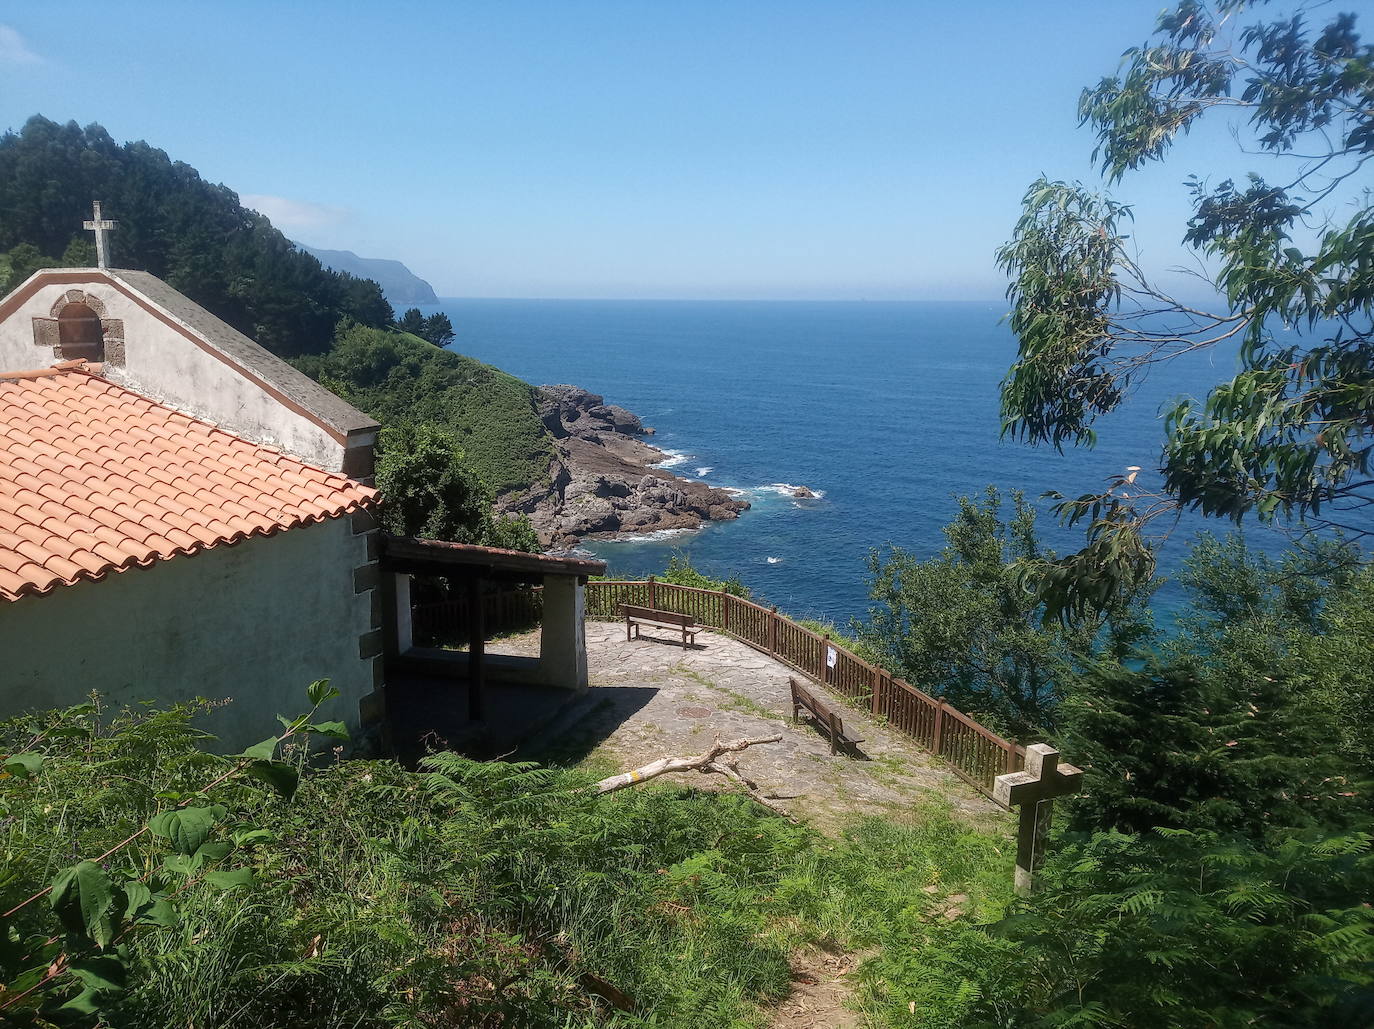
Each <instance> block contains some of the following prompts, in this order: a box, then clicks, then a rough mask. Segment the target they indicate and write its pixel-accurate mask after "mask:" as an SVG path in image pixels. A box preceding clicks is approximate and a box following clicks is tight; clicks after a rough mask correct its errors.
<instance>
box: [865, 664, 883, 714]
mask: <svg viewBox="0 0 1374 1029" xmlns="http://www.w3.org/2000/svg"><path fill="white" fill-rule="evenodd" d="M870 671H871V672H872V673H873V674H872V675H870V676H869V677H868V679H869V681H870V682H871V683H872V684H873V713H874V714H875V715H876V714H878V713H879V711H880V710H881V708H880V707H879V705H878V689H879V687H881V686H882V684H883V675H882V673H881V672H879V671H878V669H876V668H872V669H870Z"/></svg>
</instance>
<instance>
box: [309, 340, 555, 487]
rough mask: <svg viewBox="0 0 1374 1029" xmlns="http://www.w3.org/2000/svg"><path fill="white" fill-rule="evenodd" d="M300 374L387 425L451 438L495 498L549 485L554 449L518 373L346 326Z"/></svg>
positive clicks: (421, 343)
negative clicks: (420, 427) (431, 429)
mask: <svg viewBox="0 0 1374 1029" xmlns="http://www.w3.org/2000/svg"><path fill="white" fill-rule="evenodd" d="M297 363H298V364H299V366H300V368H301V369H302V370H303V371H305V372H306V373H307V374H309V375H311V376H312V377H314V378H316V379H319V380H320V382H322V383H323V384H324V385H326V386H328V387H329V388H330V389H331V390H333V391H334V392H336V393H338V394H339V395H340V396H341V397H343V398H344V399H346V400H347V401H348V402H349V403H351V404H354V405H355V406H356V407H358V408H360V409H361V410H363V411H366V412H367V413H368V414H370V415H372V416H373V417H374V418H376V419H378V420H379V421H381V422H382V423H383V424H386V425H393V424H400V423H402V422H407V423H413V424H424V423H429V424H433V425H437V426H440V427H442V428H443V429H446V430H448V431H450V432H452V433H453V434H454V435H455V437H456V438H457V441H458V445H459V446H460V447H461V448H462V450H463V453H464V454H465V456H466V458H467V462H468V465H469V467H470V468H471V470H472V471H473V472H474V473H475V474H476V476H477V477H478V478H479V479H481V480H482V482H484V483H485V484H486V486H487V488H488V489H490V490H492V491H494V492H495V493H497V494H501V493H505V492H507V491H510V490H520V489H523V488H525V487H527V486H529V485H531V484H533V483H538V482H544V481H547V479H548V475H549V464H550V462H551V461H552V460H553V444H552V441H551V438H550V436H549V434H548V432H547V431H546V430H545V428H544V423H543V422H542V421H540V418H539V411H538V408H537V407H536V405H535V399H534V389H533V387H531V386H530V385H529V384H528V383H525V382H522V381H521V380H519V379H517V378H515V376H513V375H507V374H506V373H505V372H503V371H500V370H498V369H496V368H493V367H491V365H487V364H483V363H482V362H481V361H477V360H474V359H473V358H471V357H465V356H463V355H462V354H455V353H453V352H452V351H450V350H442V349H440V348H438V347H435V346H433V345H431V344H429V343H427V342H425V341H424V340H421V339H417V338H416V337H414V336H410V335H406V334H403V333H397V332H387V331H384V330H380V329H375V328H369V327H367V326H362V325H345V326H342V327H341V328H340V331H339V335H338V339H337V341H336V343H335V345H334V348H333V349H332V350H330V352H329V353H327V354H323V355H320V356H318V357H308V358H303V359H301V360H300V361H299V362H297Z"/></svg>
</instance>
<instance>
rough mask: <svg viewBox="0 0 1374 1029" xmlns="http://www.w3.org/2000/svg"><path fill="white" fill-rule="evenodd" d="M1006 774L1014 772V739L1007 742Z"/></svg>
mask: <svg viewBox="0 0 1374 1029" xmlns="http://www.w3.org/2000/svg"><path fill="white" fill-rule="evenodd" d="M1007 744H1008V746H1007V769H1006V770H1007V772H1014V771H1016V737H1015V736H1013V737H1012V738H1011V739H1009V740H1008V741H1007Z"/></svg>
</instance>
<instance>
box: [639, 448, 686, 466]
mask: <svg viewBox="0 0 1374 1029" xmlns="http://www.w3.org/2000/svg"><path fill="white" fill-rule="evenodd" d="M660 449H661V448H660ZM663 453H665V454H666V455H667V456H666V457H665V458H664V459H663V460H662V461H655V462H654V463H653V464H651V465H650V466H649V467H650V468H675V467H676V466H678V465H680V464H685V463H686V462H688V461H690V460H691V459H692V455H691V454H684V453H683V452H682V451H681V450H664V451H663Z"/></svg>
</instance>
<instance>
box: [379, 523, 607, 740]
mask: <svg viewBox="0 0 1374 1029" xmlns="http://www.w3.org/2000/svg"><path fill="white" fill-rule="evenodd" d="M380 561H381V570H382V600H383V627H384V630H385V633H384V635H385V639H384V651H383V653H384V661H385V684H384V686H383V687H382V689H381V690H380V691H379V692H380V694H381V696H380V701H381V704H380V706H381V708H382V710H380V711H374V712H372V713H371V717H372V718H374V719H378V720H380V722H381V725H382V742H383V747H384V749H385V750H387V751H388V752H390V753H391V754H393V755H395V756H396V757H397V758H399V759H400V760H401V761H403V762H405V763H407V764H413V763H415V762H416V761H418V760H419V758H421V757H423V756H424V755H425V754H426V753H428V752H430V751H434V750H456V751H459V752H460V753H464V754H467V755H469V756H472V757H481V758H490V757H495V756H499V755H501V754H505V753H509V752H510V751H511V750H513V749H514V748H515V747H516V746H518V745H519V743H520V742H521V740H523V739H526V738H528V737H529V736H530V735H531V734H533V733H534V732H537V731H538V730H539V729H540V728H541V727H542V726H544V725H546V724H548V722H549V721H550V720H552V719H553V718H554V717H556V716H557V714H558V713H559V712H560V711H561V710H562V709H563V708H564V707H565V706H566V705H567V704H569V703H571V702H572V701H574V700H576V699H577V698H578V697H580V696H581V695H582V694H584V693H585V692H586V690H587V688H588V678H587V641H586V629H585V626H584V618H585V613H586V612H585V595H584V586H585V584H586V581H587V577H588V576H590V575H600V574H603V573H604V572H605V568H606V566H605V564H604V563H603V562H600V561H588V560H582V559H578V558H564V557H550V556H547V555H542V554H526V553H522V552H519V551H511V550H500V549H497V548H493V547H479V546H474V545H470V544H461V543H446V542H441V541H436V540H416V539H408V538H402V537H384V538H383V540H382V543H381V553H380ZM535 625H538V626H539V628H540V630H541V631H540V634H539V639H540V643H539V653H538V655H537V656H530V655H520V654H501V653H493V652H492V650H491V649H490V648H489V646H488V641H489V640H490V638H491V636H492V635H493V634H494V633H501V632H509V631H513V630H518V629H527V628H532V627H533V626H535Z"/></svg>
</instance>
